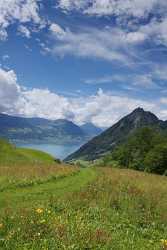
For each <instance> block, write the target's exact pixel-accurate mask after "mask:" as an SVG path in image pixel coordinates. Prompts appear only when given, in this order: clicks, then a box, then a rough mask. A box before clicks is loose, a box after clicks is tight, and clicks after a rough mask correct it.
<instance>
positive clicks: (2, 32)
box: [0, 0, 43, 40]
mask: <svg viewBox="0 0 167 250" xmlns="http://www.w3.org/2000/svg"><path fill="white" fill-rule="evenodd" d="M38 2H39V1H38V0H5V1H0V39H1V40H5V39H6V38H7V28H8V27H9V26H10V25H11V24H13V23H15V22H19V24H25V23H28V22H32V23H33V24H35V25H39V26H41V25H42V24H43V20H42V19H41V17H40V15H39V4H38ZM22 30H23V28H22ZM24 31H25V28H24ZM24 33H25V32H24Z"/></svg>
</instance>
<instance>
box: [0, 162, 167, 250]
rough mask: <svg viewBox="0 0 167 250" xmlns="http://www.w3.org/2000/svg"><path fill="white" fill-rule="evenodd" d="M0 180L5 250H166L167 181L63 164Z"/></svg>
mask: <svg viewBox="0 0 167 250" xmlns="http://www.w3.org/2000/svg"><path fill="white" fill-rule="evenodd" d="M1 168H2V167H1ZM4 168H5V167H4ZM21 168H22V169H21ZM32 169H33V170H32ZM3 173H4V174H3ZM0 176H1V190H0V211H1V213H0V249H4V250H5V249H8V250H13V249H14V250H15V249H17V250H23V249H24V250H30V249H34V250H41V249H45V250H46V249H48V250H50V249H51V250H52V249H53V250H55V249H76V250H80V249H83V250H86V249H87V250H88V249H95V250H96V249H99V250H101V249H104V250H105V249H106V250H107V249H108V250H110V249H113V250H129V249H134V250H145V249H148V250H159V249H164V250H166V248H167V242H166V241H165V240H166V239H167V212H166V211H167V193H166V190H167V181H166V180H167V179H166V177H163V176H157V175H149V174H145V173H142V172H137V171H134V170H119V169H112V168H94V167H92V168H82V169H79V168H77V167H72V166H71V167H69V166H68V167H67V166H64V165H63V164H62V165H55V166H54V165H52V166H46V168H43V166H33V167H30V168H29V169H28V168H27V166H26V167H24V166H22V167H21V166H19V167H18V169H17V168H16V167H14V168H12V167H10V168H9V167H8V168H6V170H5V169H3V170H2V169H1V170H0ZM4 176H5V178H7V179H8V181H7V182H5V180H4V179H3V178H4ZM54 176H56V178H54ZM23 177H24V178H26V181H27V182H26V183H25V182H24V178H23ZM60 177H61V178H60ZM7 179H6V180H7ZM28 180H29V181H30V183H31V184H28ZM33 180H36V182H34V183H32V181H33ZM37 180H40V182H38V181H37ZM2 183H3V185H4V188H2V186H3V185H2ZM5 183H6V184H5ZM23 183H24V184H23ZM5 185H6V186H5Z"/></svg>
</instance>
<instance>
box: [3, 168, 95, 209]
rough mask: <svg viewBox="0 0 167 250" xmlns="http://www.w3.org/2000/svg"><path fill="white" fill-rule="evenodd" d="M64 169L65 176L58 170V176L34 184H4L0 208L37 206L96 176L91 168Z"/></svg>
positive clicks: (72, 189) (75, 189)
mask: <svg viewBox="0 0 167 250" xmlns="http://www.w3.org/2000/svg"><path fill="white" fill-rule="evenodd" d="M74 170H75V171H74ZM66 171H68V172H67V175H66V176H65V175H60V173H61V172H60V173H59V175H58V176H56V177H55V176H51V177H50V178H47V179H44V181H41V182H38V181H36V183H35V184H34V185H31V184H32V182H30V184H28V185H27V186H26V185H25V184H24V185H23V182H16V183H15V186H13V187H12V186H10V188H8V187H7V186H6V189H4V190H3V191H1V192H0V209H3V210H4V209H6V208H7V209H10V210H11V209H12V210H14V211H15V210H16V209H17V208H20V207H21V208H25V209H26V208H30V207H31V208H32V207H34V206H35V207H38V206H40V205H41V204H43V203H46V202H48V201H50V200H51V199H54V198H58V197H61V196H63V195H64V194H66V193H69V192H74V191H78V190H80V188H82V187H84V186H85V185H87V184H88V182H89V181H92V180H93V179H94V178H95V176H96V173H95V171H93V170H92V169H87V170H85V171H84V170H83V169H81V170H78V169H75V168H74V169H73V168H72V169H70V167H69V170H68V169H67V167H66ZM1 211H2V210H1Z"/></svg>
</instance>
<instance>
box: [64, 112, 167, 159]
mask: <svg viewBox="0 0 167 250" xmlns="http://www.w3.org/2000/svg"><path fill="white" fill-rule="evenodd" d="M145 126H151V127H156V128H157V129H159V130H165V129H167V122H164V121H161V120H159V119H158V118H157V117H156V116H155V115H154V114H152V113H151V112H146V111H144V110H143V109H141V108H137V109H135V110H134V111H133V112H132V113H130V114H129V115H127V116H125V117H124V118H122V119H121V120H120V121H119V122H117V123H116V124H115V125H113V126H112V127H111V128H109V129H107V130H106V131H104V132H103V133H102V134H100V135H99V136H96V137H95V138H93V139H92V140H90V141H89V142H88V143H86V144H85V145H83V146H82V147H81V148H80V149H79V150H78V151H76V152H75V153H73V154H72V155H70V156H68V157H67V159H66V160H67V161H70V160H75V159H83V160H94V159H97V158H100V157H102V156H103V155H105V154H106V153H108V152H110V151H112V150H113V149H114V148H115V146H117V145H118V144H119V143H121V142H123V141H125V140H126V138H127V137H128V136H129V135H131V134H132V133H133V132H135V130H136V129H138V128H142V127H145Z"/></svg>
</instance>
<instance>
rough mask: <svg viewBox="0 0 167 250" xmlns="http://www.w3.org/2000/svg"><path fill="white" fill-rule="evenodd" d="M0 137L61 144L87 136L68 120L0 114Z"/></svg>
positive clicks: (77, 141) (80, 139)
mask: <svg viewBox="0 0 167 250" xmlns="http://www.w3.org/2000/svg"><path fill="white" fill-rule="evenodd" d="M0 137H3V138H7V139H9V140H11V141H19V142H20V141H21V142H23V141H24V142H53V143H60V144H63V143H81V142H84V141H85V142H86V141H87V140H88V137H89V136H88V135H86V134H85V132H84V131H83V130H82V129H81V128H80V127H79V126H77V125H75V124H74V123H73V122H71V121H68V120H63V119H59V120H55V121H52V120H47V119H42V118H22V117H14V116H9V115H6V114H0ZM89 138H90V137H89Z"/></svg>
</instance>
